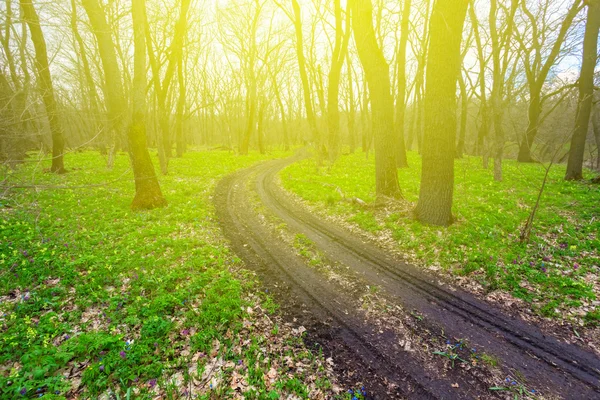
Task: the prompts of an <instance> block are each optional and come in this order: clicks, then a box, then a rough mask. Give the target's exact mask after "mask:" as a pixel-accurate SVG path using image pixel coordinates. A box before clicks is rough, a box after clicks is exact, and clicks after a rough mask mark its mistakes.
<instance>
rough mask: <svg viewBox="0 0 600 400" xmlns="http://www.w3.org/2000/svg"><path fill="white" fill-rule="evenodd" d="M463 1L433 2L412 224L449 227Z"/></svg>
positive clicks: (463, 13)
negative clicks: (418, 180) (418, 178)
mask: <svg viewBox="0 0 600 400" xmlns="http://www.w3.org/2000/svg"><path fill="white" fill-rule="evenodd" d="M467 5H468V2H467V1H459V2H456V1H454V0H438V1H437V2H436V3H435V4H434V7H433V11H432V15H431V22H430V32H431V33H430V35H431V36H430V43H429V49H428V52H427V75H426V89H425V132H424V139H423V152H422V154H423V165H422V170H421V189H420V192H419V202H418V204H417V207H416V209H415V215H416V218H417V219H418V220H419V221H421V222H423V223H426V224H433V225H450V224H451V223H452V221H453V217H452V199H453V192H454V156H455V147H456V107H457V104H456V84H457V81H458V76H459V74H460V71H461V51H460V50H461V48H460V47H461V42H462V31H463V26H464V22H465V17H466V14H467Z"/></svg>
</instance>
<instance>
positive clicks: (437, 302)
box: [215, 157, 600, 399]
mask: <svg viewBox="0 0 600 400" xmlns="http://www.w3.org/2000/svg"><path fill="white" fill-rule="evenodd" d="M296 159H297V158H296V157H294V158H292V159H286V160H279V161H275V162H269V163H266V164H261V165H259V166H258V167H254V168H252V169H250V170H245V171H242V172H240V173H237V174H235V175H233V176H230V177H228V178H226V179H224V180H223V181H221V182H220V183H219V185H218V186H217V190H216V193H215V205H216V208H217V215H218V217H219V220H220V222H221V225H222V227H223V230H224V232H225V234H226V236H227V237H228V238H229V239H230V240H231V242H232V247H233V249H234V251H235V252H236V253H237V254H238V255H239V256H240V257H241V258H242V259H243V260H244V261H245V262H246V263H247V264H248V265H249V266H251V267H252V268H253V269H255V270H257V272H259V274H260V275H261V277H262V278H263V281H265V280H266V281H271V282H274V283H275V286H277V283H276V282H279V283H286V284H287V285H288V286H289V287H290V292H291V293H293V296H294V297H295V298H297V299H298V302H299V303H303V304H305V305H306V307H307V308H308V311H309V313H306V311H307V310H303V311H298V310H296V311H294V312H293V314H295V315H297V316H299V317H306V314H309V315H310V316H311V317H312V319H313V325H314V321H321V326H320V327H318V326H316V327H315V328H314V329H316V330H317V331H319V330H320V331H321V333H320V335H321V336H320V337H319V338H318V341H321V342H324V343H325V346H324V347H325V348H326V349H327V347H329V348H330V350H332V351H333V349H336V351H339V352H340V353H341V354H342V356H341V357H339V358H344V357H346V358H348V357H350V358H352V357H353V356H354V357H356V356H358V357H359V358H360V360H362V362H363V363H364V365H366V366H367V369H366V370H365V371H362V374H363V376H364V377H363V379H367V380H369V381H371V383H372V384H373V385H374V386H376V390H375V391H376V392H377V393H378V398H392V397H409V398H411V399H412V398H448V399H451V398H481V396H484V397H490V396H492V395H491V394H490V392H489V391H487V386H486V385H485V383H484V382H473V380H472V377H471V379H468V378H467V377H464V376H453V377H452V378H451V379H452V382H455V381H460V383H461V384H460V387H461V391H458V390H453V389H450V382H449V380H448V379H449V378H448V377H435V376H432V374H431V373H430V372H427V370H426V369H424V368H423V366H422V365H419V361H418V360H416V359H414V358H413V357H411V355H410V354H409V353H407V352H405V351H403V350H402V348H399V346H398V339H399V338H398V337H396V335H395V334H394V333H393V332H384V333H379V332H377V331H375V330H374V329H373V328H372V327H371V326H369V324H368V323H367V322H366V320H365V319H364V318H363V317H361V316H360V313H358V314H357V313H356V311H355V310H354V305H353V304H352V302H351V301H349V299H346V298H345V296H344V294H343V293H342V294H341V293H339V288H335V287H333V286H332V285H331V284H329V283H328V282H327V281H326V280H325V279H323V277H322V276H319V274H318V273H316V272H315V271H314V270H312V269H310V268H308V267H307V266H306V265H305V263H304V261H303V260H301V259H299V258H298V257H297V256H295V255H294V254H291V252H290V251H289V249H287V248H286V247H285V246H281V245H280V244H278V243H274V242H273V238H272V237H271V234H272V232H269V229H268V228H266V227H264V226H263V225H262V224H261V223H260V220H259V218H258V216H257V215H255V214H254V212H253V211H252V209H251V207H249V194H250V193H249V192H248V190H247V188H246V185H247V182H252V184H253V185H254V186H255V190H256V192H257V193H258V196H259V198H260V199H261V201H262V202H263V204H264V205H265V206H266V207H267V208H268V210H269V211H270V212H272V213H273V214H274V215H275V216H277V217H279V218H280V219H282V220H283V221H284V222H286V224H287V225H288V227H289V228H290V229H292V230H293V231H297V232H299V233H302V234H304V235H306V236H307V237H308V238H309V239H310V240H311V241H313V242H314V243H315V245H316V246H317V247H318V248H319V249H320V250H322V251H323V252H324V253H325V254H326V256H327V257H328V258H329V259H331V260H335V261H338V262H340V263H342V264H344V265H346V266H348V267H350V268H352V269H353V270H354V271H356V272H357V273H358V274H359V275H360V276H362V277H363V278H364V279H365V280H366V281H368V282H371V283H373V284H376V285H379V286H381V287H382V288H384V289H385V290H386V291H387V292H388V293H389V294H391V295H392V296H394V297H395V298H397V299H398V300H399V303H402V305H403V306H404V308H406V309H409V310H417V311H418V312H420V313H422V314H423V315H424V316H425V317H426V318H427V322H428V323H433V324H436V325H438V326H441V327H443V330H444V332H446V333H447V334H450V335H451V336H454V337H456V338H466V339H468V340H469V342H470V343H473V344H475V345H477V346H478V347H483V348H485V349H486V352H490V353H492V354H494V355H496V356H498V357H500V358H501V359H502V360H503V362H504V363H506V366H507V367H510V368H512V369H516V370H518V371H521V372H522V373H523V374H524V375H525V377H526V378H527V379H528V381H530V382H535V386H536V388H540V387H542V388H543V390H544V391H545V392H547V393H559V394H561V395H562V397H563V398H574V399H575V398H576V399H598V398H600V383H599V380H600V372H599V368H600V367H599V366H600V360H598V358H597V357H596V356H595V355H592V354H587V353H585V352H584V351H583V350H581V349H580V348H578V347H575V346H572V345H566V344H564V343H561V342H558V341H557V340H556V339H554V338H549V337H546V336H544V335H543V334H542V333H541V331H539V329H537V328H536V327H533V326H531V325H528V324H526V323H525V322H523V321H521V320H520V319H517V318H514V317H510V316H507V315H504V314H502V313H501V312H499V311H497V310H495V309H494V308H493V307H491V306H490V305H489V304H486V303H484V302H481V301H479V300H477V299H475V298H474V297H473V296H471V295H469V294H467V293H464V292H462V291H460V290H457V289H453V288H451V287H447V286H445V285H443V284H439V283H437V282H435V281H434V280H433V279H431V278H430V277H428V276H426V275H424V274H423V273H422V272H421V271H419V270H417V269H416V268H414V267H412V266H410V265H408V264H405V263H403V262H401V261H398V260H395V259H394V258H393V257H391V256H389V255H388V254H387V253H385V252H384V251H382V250H381V249H379V248H377V247H375V246H373V245H370V244H366V243H364V242H363V241H362V240H361V239H359V238H356V237H354V236H352V235H351V234H349V233H348V232H346V231H344V230H343V229H341V228H338V227H335V226H332V225H331V224H327V223H324V222H323V221H322V220H320V219H319V218H317V217H315V216H314V215H311V214H310V213H308V212H306V211H305V210H304V209H303V208H302V207H299V206H298V205H297V204H295V203H294V202H293V201H291V200H290V199H289V197H288V196H286V194H285V193H284V192H283V191H282V190H281V189H280V188H279V187H278V186H277V185H276V183H275V178H276V174H277V173H278V172H279V171H280V170H281V169H282V168H284V167H285V166H287V165H289V164H290V163H292V162H293V161H295V160H296ZM322 321H331V323H330V324H326V326H323V324H322ZM306 323H307V324H309V325H310V321H306ZM317 325H318V324H317ZM346 364H350V365H349V366H350V367H351V363H346ZM390 383H394V384H396V385H397V386H396V388H395V389H393V390H391V391H390V387H392V386H391V385H390Z"/></svg>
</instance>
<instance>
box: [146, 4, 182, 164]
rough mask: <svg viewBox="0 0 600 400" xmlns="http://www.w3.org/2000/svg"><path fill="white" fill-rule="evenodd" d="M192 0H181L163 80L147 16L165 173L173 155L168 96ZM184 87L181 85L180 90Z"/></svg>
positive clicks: (160, 143) (180, 55)
mask: <svg viewBox="0 0 600 400" xmlns="http://www.w3.org/2000/svg"><path fill="white" fill-rule="evenodd" d="M190 2H191V0H181V8H180V11H179V19H178V20H177V23H176V24H175V30H174V32H173V39H172V41H171V44H170V46H169V50H168V55H167V70H166V71H165V74H164V77H163V79H162V81H161V73H160V66H161V65H160V63H159V60H158V59H157V55H156V54H155V53H154V50H153V45H152V37H151V34H150V25H149V23H148V18H146V46H147V47H148V55H149V56H150V66H151V69H152V82H153V83H154V92H155V95H156V99H157V103H158V125H159V127H160V132H161V138H160V140H159V142H158V155H159V161H160V169H161V171H162V173H163V175H166V174H167V173H168V171H169V158H170V157H171V153H172V149H171V136H170V133H171V132H170V131H171V130H170V110H169V108H168V105H167V96H168V94H169V89H170V88H171V83H172V82H173V77H174V76H175V71H177V67H178V65H179V64H180V60H181V58H182V57H183V44H184V41H185V37H186V33H187V26H188V10H189V8H190ZM182 89H184V88H183V87H180V90H182Z"/></svg>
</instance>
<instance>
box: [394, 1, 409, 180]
mask: <svg viewBox="0 0 600 400" xmlns="http://www.w3.org/2000/svg"><path fill="white" fill-rule="evenodd" d="M410 9H411V0H405V1H404V7H403V8H402V21H401V22H400V44H399V45H398V56H397V57H398V61H397V69H398V71H397V74H398V97H397V99H396V123H395V126H396V136H397V141H398V148H397V152H396V165H397V166H398V167H399V168H408V159H407V157H406V144H405V141H404V140H405V139H404V122H405V115H406V45H407V43H408V35H409V33H410V31H409V22H410Z"/></svg>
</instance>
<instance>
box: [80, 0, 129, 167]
mask: <svg viewBox="0 0 600 400" xmlns="http://www.w3.org/2000/svg"><path fill="white" fill-rule="evenodd" d="M82 4H83V8H84V9H85V11H86V13H87V15H88V18H89V20H90V24H91V26H92V31H93V33H94V36H95V37H96V41H97V42H98V50H99V52H100V59H101V61H102V67H103V70H104V79H105V81H106V94H107V99H106V104H107V109H108V117H109V120H110V122H109V131H110V139H109V141H110V143H109V157H108V167H109V168H112V166H113V164H114V156H115V151H116V137H117V136H121V132H122V130H123V126H124V122H125V110H126V101H125V96H124V94H123V82H122V77H121V71H120V69H119V63H118V61H117V52H116V50H115V44H114V40H113V37H112V34H111V32H112V30H111V29H110V26H109V25H108V23H107V22H106V15H105V13H104V10H103V9H102V7H101V6H100V3H99V2H98V0H82Z"/></svg>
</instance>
